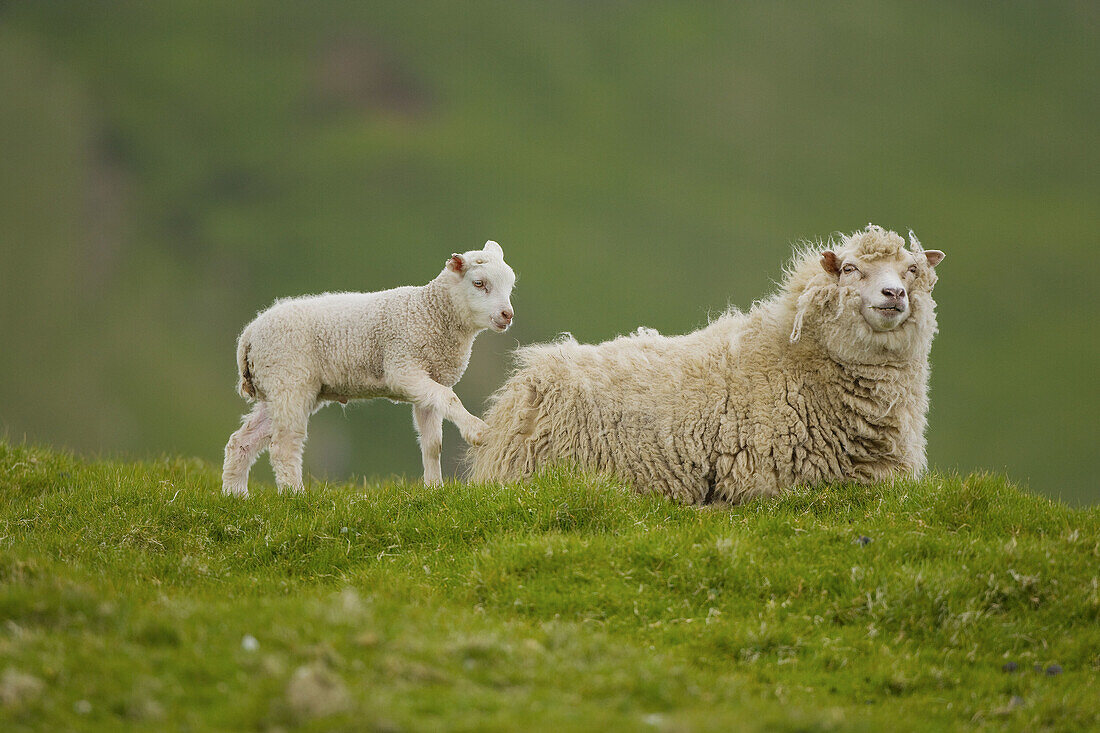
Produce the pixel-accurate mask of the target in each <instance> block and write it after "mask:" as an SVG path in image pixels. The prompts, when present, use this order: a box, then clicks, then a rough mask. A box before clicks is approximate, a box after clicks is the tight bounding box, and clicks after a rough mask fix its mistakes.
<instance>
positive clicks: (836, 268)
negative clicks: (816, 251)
mask: <svg viewBox="0 0 1100 733" xmlns="http://www.w3.org/2000/svg"><path fill="white" fill-rule="evenodd" d="M821 269H822V270H824V271H825V272H827V273H829V274H830V275H840V259H839V258H837V256H836V252H834V251H832V250H831V249H827V250H825V251H824V252H822V253H821Z"/></svg>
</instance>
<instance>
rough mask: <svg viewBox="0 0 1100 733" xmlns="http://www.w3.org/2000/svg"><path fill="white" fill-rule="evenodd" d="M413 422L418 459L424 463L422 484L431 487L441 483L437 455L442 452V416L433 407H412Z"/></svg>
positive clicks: (441, 477) (441, 476) (441, 472)
mask: <svg viewBox="0 0 1100 733" xmlns="http://www.w3.org/2000/svg"><path fill="white" fill-rule="evenodd" d="M413 422H415V423H416V433H417V435H418V436H419V438H420V457H421V459H423V461H424V483H425V484H427V485H429V486H432V485H433V484H438V483H442V482H443V470H442V469H441V468H440V466H439V454H440V452H442V450H443V414H442V413H441V412H439V411H438V410H436V409H435V408H434V407H431V406H427V407H421V406H420V405H415V406H414V407H413Z"/></svg>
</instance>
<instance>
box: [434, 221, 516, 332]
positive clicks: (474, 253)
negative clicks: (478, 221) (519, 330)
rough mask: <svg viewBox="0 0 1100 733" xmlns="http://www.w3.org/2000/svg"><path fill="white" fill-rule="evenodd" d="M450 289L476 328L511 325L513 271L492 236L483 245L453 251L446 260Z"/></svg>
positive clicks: (514, 280)
mask: <svg viewBox="0 0 1100 733" xmlns="http://www.w3.org/2000/svg"><path fill="white" fill-rule="evenodd" d="M447 271H448V272H449V273H450V276H451V285H452V287H451V293H452V295H453V296H454V298H455V300H456V301H457V302H458V304H459V305H460V307H462V308H463V309H464V310H465V311H466V312H467V313H468V314H469V318H470V319H471V320H470V325H471V326H473V327H475V328H476V329H478V330H481V329H484V328H491V329H493V330H494V331H496V332H497V333H503V332H504V331H507V330H508V327H509V326H511V325H512V317H513V315H514V314H515V311H513V310H512V301H511V297H512V287H513V286H514V285H515V284H516V274H515V273H514V272H512V268H511V267H509V266H508V263H506V262H505V261H504V250H503V249H501V247H500V245H499V244H497V243H496V242H493V241H492V240H490V241H488V242H486V243H485V247H484V248H483V249H475V250H471V251H469V252H463V253H462V254H453V255H451V258H450V259H449V260H447Z"/></svg>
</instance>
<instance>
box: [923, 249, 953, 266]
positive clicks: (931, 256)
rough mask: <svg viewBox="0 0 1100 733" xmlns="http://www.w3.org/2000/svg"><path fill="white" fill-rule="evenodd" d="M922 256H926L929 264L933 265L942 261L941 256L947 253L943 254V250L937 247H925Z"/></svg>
mask: <svg viewBox="0 0 1100 733" xmlns="http://www.w3.org/2000/svg"><path fill="white" fill-rule="evenodd" d="M924 256H925V257H927V258H928V264H929V266H931V267H935V266H936V265H938V264H940V263H941V262H943V258H944V257H946V256H947V255H945V254H944V253H943V252H940V251H939V250H938V249H926V250H924Z"/></svg>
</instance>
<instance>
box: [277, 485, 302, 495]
mask: <svg viewBox="0 0 1100 733" xmlns="http://www.w3.org/2000/svg"><path fill="white" fill-rule="evenodd" d="M279 493H280V494H290V495H291V496H301V495H302V494H304V493H306V490H305V487H304V486H280V487H279Z"/></svg>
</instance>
